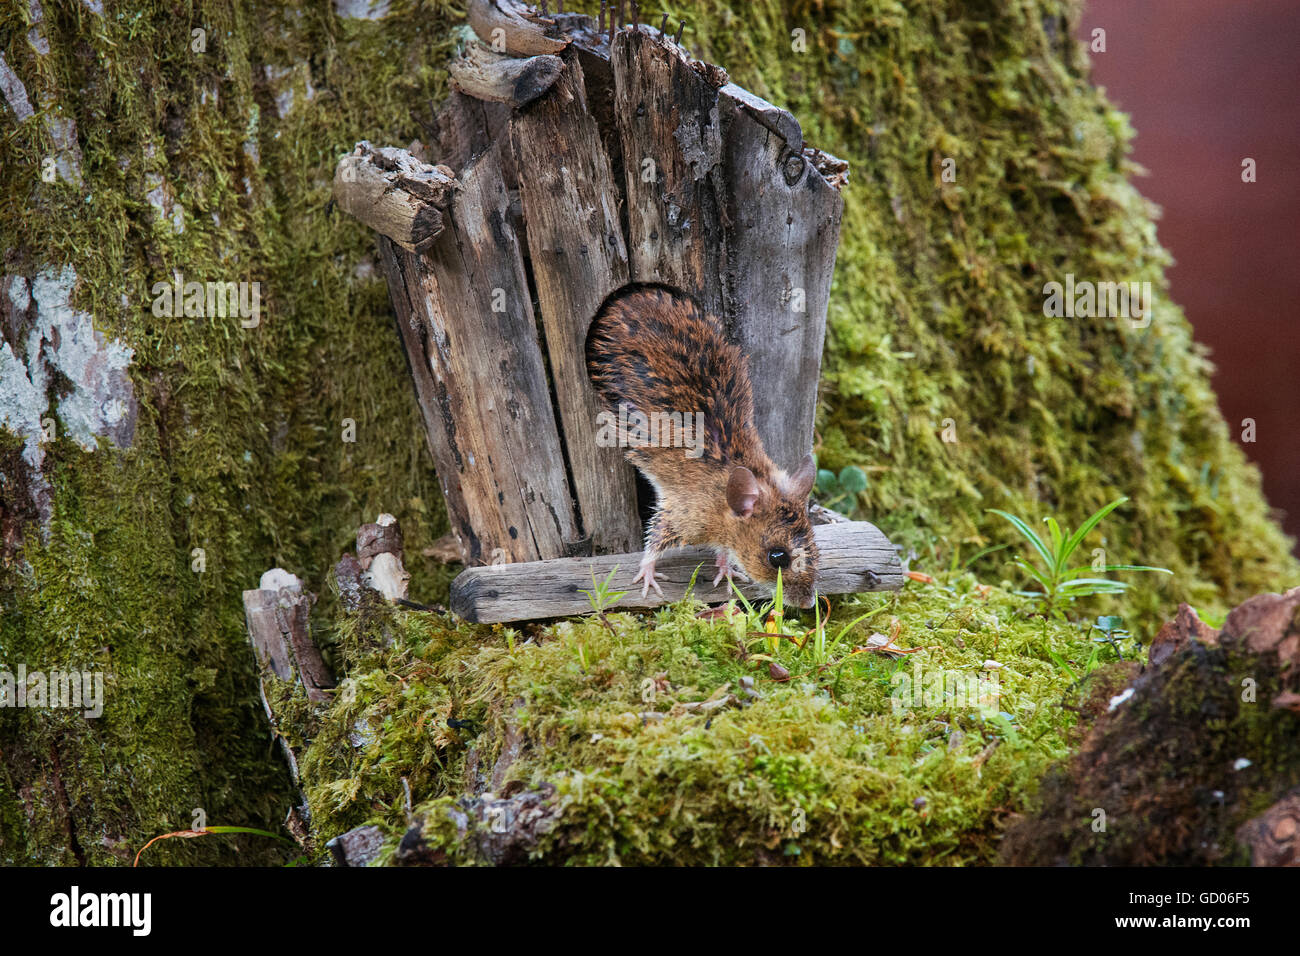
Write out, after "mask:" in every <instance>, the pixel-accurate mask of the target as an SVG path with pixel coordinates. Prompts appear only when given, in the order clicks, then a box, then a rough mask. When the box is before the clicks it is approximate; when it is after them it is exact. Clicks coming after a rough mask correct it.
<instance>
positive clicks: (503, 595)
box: [451, 521, 903, 623]
mask: <svg viewBox="0 0 1300 956" xmlns="http://www.w3.org/2000/svg"><path fill="white" fill-rule="evenodd" d="M814 533H815V534H816V536H817V548H818V550H819V551H820V559H819V563H818V576H817V590H818V592H819V593H821V594H856V593H859V592H863V591H886V590H897V589H898V588H900V587H902V586H903V568H902V565H901V564H900V563H899V560H898V554H897V552H896V551H895V549H894V546H893V545H892V544H890V542H889V539H888V538H886V537H885V536H884V534H882V533H881V531H880V530H879V529H878V528H876V526H875V525H872V524H869V523H868V522H865V521H851V522H846V523H842V524H827V525H819V526H818V527H816V528H815V529H814ZM713 559H714V552H713V550H712V549H709V548H684V549H682V550H680V551H673V552H669V553H668V554H666V555H665V556H664V557H663V558H661V559H660V561H659V563H658V565H657V567H656V569H655V575H656V577H657V578H658V580H659V584H660V586H661V587H662V588H663V589H664V595H665V597H663V598H661V597H659V595H657V594H656V593H655V592H654V591H650V593H649V594H648V595H647V596H646V597H642V596H641V586H640V585H639V584H637V585H633V583H632V579H633V578H634V577H636V574H637V567H638V565H639V564H640V562H641V555H640V554H637V553H629V554H611V555H604V556H601V557H594V558H560V559H558V560H554V561H533V562H529V563H526V564H502V565H494V566H492V567H486V568H470V569H468V570H466V571H463V572H461V574H460V575H459V576H458V577H457V578H456V579H455V580H454V581H452V583H451V609H452V611H453V612H455V613H456V614H458V615H459V616H460V617H462V618H464V619H466V620H468V621H479V622H483V623H495V622H498V621H526V620H536V619H540V618H549V617H565V616H568V615H571V614H590V613H591V604H590V602H589V601H588V599H587V596H586V595H585V594H583V593H581V592H582V591H584V590H588V591H589V590H591V588H592V575H593V574H594V575H595V579H596V581H597V582H601V581H604V580H605V578H606V576H607V575H609V573H610V572H611V571H614V577H613V580H612V581H611V582H610V590H612V591H626V592H627V594H625V595H624V596H623V597H622V598H621V599H620V600H619V601H618V602H617V603H616V604H615V605H614V609H616V610H627V609H631V608H648V607H657V606H659V605H661V604H664V603H668V602H671V601H679V600H681V599H682V598H683V597H685V595H686V590H687V587H688V585H689V584H690V581H691V578H692V576H694V577H695V588H694V592H693V593H694V595H695V597H696V598H698V599H699V600H701V601H704V602H706V603H714V602H722V601H726V600H728V599H730V598H732V597H734V594H733V593H732V592H731V589H730V588H729V587H728V586H727V582H726V580H725V579H723V581H722V582H721V583H720V584H719V585H718V586H717V587H716V588H715V587H712V586H711V582H712V580H713V575H714V573H715V569H714V564H713ZM616 568H617V570H616V571H615V569H616ZM737 585H738V586H739V587H740V590H741V593H743V594H744V595H745V596H746V597H747V598H750V599H755V598H758V599H762V598H764V597H765V593H764V592H763V591H762V590H761V589H760V588H758V587H756V586H755V585H752V584H745V585H741V584H740V582H739V580H737Z"/></svg>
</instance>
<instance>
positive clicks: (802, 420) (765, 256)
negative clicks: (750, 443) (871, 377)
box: [721, 86, 844, 469]
mask: <svg viewBox="0 0 1300 956" xmlns="http://www.w3.org/2000/svg"><path fill="white" fill-rule="evenodd" d="M742 94H743V95H742ZM721 101H722V104H723V125H724V129H725V135H724V147H723V165H722V168H723V170H724V178H725V181H726V184H727V195H726V200H727V210H726V211H727V215H726V217H725V218H726V226H725V233H726V243H725V249H726V256H727V270H726V271H727V287H728V291H729V299H730V304H731V306H732V311H731V314H730V315H729V319H730V327H731V334H732V337H733V338H734V339H735V341H736V342H737V343H738V344H739V345H740V347H741V348H742V349H743V350H744V352H745V354H746V355H747V356H748V357H749V370H750V377H751V378H752V380H753V381H754V382H755V383H756V384H757V383H779V388H780V393H779V394H780V400H769V401H760V402H757V403H755V415H754V424H755V426H756V427H757V428H758V433H759V436H760V437H761V438H762V439H763V447H764V448H765V449H766V451H767V453H768V455H769V456H770V457H771V458H772V460H773V461H775V462H776V463H777V464H778V465H780V466H781V467H783V468H786V469H793V468H794V467H796V466H797V465H798V464H799V462H800V460H801V459H802V458H803V456H804V455H805V454H807V453H808V452H809V451H810V450H811V449H812V444H813V425H814V420H815V418H816V415H817V384H818V381H819V379H820V375H821V360H822V345H823V342H824V341H825V337H826V310H827V308H828V306H829V304H830V291H831V278H832V276H833V274H834V271H835V251H836V248H837V246H838V245H839V236H840V218H841V216H842V214H843V211H844V201H843V199H842V198H841V197H840V194H839V190H837V189H835V188H833V187H832V186H830V185H829V184H828V183H827V182H826V180H825V179H824V178H823V177H822V175H821V174H820V173H819V172H818V171H817V169H816V168H815V167H814V166H813V164H812V163H811V162H809V160H808V159H807V158H806V157H805V155H804V152H803V135H802V133H801V132H800V130H799V124H798V122H797V121H796V120H795V118H794V117H793V116H791V115H790V114H789V113H787V112H785V111H784V110H780V109H777V108H776V107H775V106H772V104H770V103H767V102H766V101H764V100H761V99H759V98H758V97H756V96H754V95H752V94H749V93H746V92H745V91H743V90H739V89H738V88H737V87H735V86H727V87H724V88H723V90H722V95H721Z"/></svg>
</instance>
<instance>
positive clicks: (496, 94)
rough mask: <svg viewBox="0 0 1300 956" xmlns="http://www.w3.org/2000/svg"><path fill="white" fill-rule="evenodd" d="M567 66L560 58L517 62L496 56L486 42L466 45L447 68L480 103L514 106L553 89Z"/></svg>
mask: <svg viewBox="0 0 1300 956" xmlns="http://www.w3.org/2000/svg"><path fill="white" fill-rule="evenodd" d="M562 66H563V64H562V62H561V61H560V58H559V57H558V56H552V55H549V54H540V55H538V56H530V57H527V58H525V59H516V58H515V57H511V56H506V55H504V54H502V53H494V52H493V51H492V49H491V48H490V47H488V46H487V45H486V44H484V43H471V44H469V45H467V46H466V48H465V52H464V55H462V56H458V57H456V58H455V59H454V60H452V61H451V63H450V64H449V65H448V67H447V72H448V73H450V74H451V82H452V85H453V86H454V87H455V88H456V89H458V90H460V91H461V92H462V93H468V94H469V95H470V96H473V97H475V98H477V99H480V100H492V101H494V102H497V103H505V104H507V105H509V106H512V107H519V106H523V105H525V104H527V103H531V102H532V101H533V100H535V99H537V98H538V97H539V96H541V95H542V94H543V93H545V92H546V91H547V90H549V89H550V88H551V84H552V83H554V82H555V79H556V77H558V76H559V75H560V69H561V67H562Z"/></svg>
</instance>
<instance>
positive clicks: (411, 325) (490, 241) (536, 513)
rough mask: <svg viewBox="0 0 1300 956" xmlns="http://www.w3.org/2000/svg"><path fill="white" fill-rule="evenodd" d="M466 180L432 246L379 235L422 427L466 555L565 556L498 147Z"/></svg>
mask: <svg viewBox="0 0 1300 956" xmlns="http://www.w3.org/2000/svg"><path fill="white" fill-rule="evenodd" d="M459 178H460V180H461V183H462V188H461V190H459V191H458V192H457V194H456V197H455V199H454V200H453V202H452V205H451V208H450V213H451V215H450V217H449V222H448V226H447V228H446V229H445V230H444V231H443V234H442V235H441V236H439V237H438V240H437V241H436V242H435V243H434V244H433V246H432V247H431V248H430V249H429V251H428V253H426V254H425V255H424V256H415V255H412V254H410V253H408V252H406V251H405V250H403V249H400V248H398V247H397V246H395V245H393V244H392V243H391V242H388V241H386V240H381V241H380V248H381V252H382V254H383V258H384V265H385V269H386V270H387V274H388V278H389V282H388V285H389V292H390V294H391V295H392V297H393V306H394V310H395V311H396V314H397V324H398V330H399V332H400V333H401V336H402V341H403V343H404V344H405V346H406V352H407V359H408V363H409V366H410V370H411V374H412V377H413V379H414V380H415V387H416V395H417V397H418V399H419V404H420V410H421V414H422V415H423V416H424V422H425V433H426V436H427V437H428V440H429V446H430V451H431V452H432V454H433V460H434V464H435V466H436V468H437V472H438V479H439V481H440V483H441V485H442V491H443V495H444V497H445V498H446V499H447V511H448V517H449V518H450V519H451V521H452V523H453V525H454V526H455V527H456V529H457V532H458V533H459V535H460V539H461V543H462V546H463V547H464V548H465V555H464V557H465V562H466V563H467V564H483V563H487V562H489V561H494V560H496V561H502V560H504V561H533V560H538V559H541V558H553V557H559V556H561V555H563V554H566V553H572V551H571V550H567V548H569V547H571V545H572V543H573V542H574V541H576V539H577V525H576V521H575V517H574V513H573V504H572V499H571V497H570V493H569V487H568V482H567V480H566V476H565V470H564V464H563V454H562V452H561V448H560V438H559V432H558V429H557V428H556V423H555V415H554V412H553V411H552V408H551V399H550V392H549V389H548V387H547V382H546V370H545V367H544V365H543V362H542V353H541V348H540V346H539V344H538V341H537V326H536V321H535V319H534V316H533V308H532V297H531V295H530V293H529V290H528V282H527V279H526V277H525V274H524V264H523V256H522V252H521V250H520V246H519V240H518V238H517V237H516V235H515V230H514V227H513V226H512V225H511V221H510V214H509V196H508V194H507V190H506V187H505V184H504V182H503V181H502V176H501V160H500V156H499V148H497V147H494V148H492V149H489V150H488V151H486V152H485V153H483V154H482V155H481V156H479V157H478V158H477V159H476V160H474V161H473V163H472V164H471V165H470V166H469V167H468V168H466V169H465V170H463V171H462V172H461V174H460V177H459Z"/></svg>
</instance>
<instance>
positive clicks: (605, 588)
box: [578, 564, 627, 615]
mask: <svg viewBox="0 0 1300 956" xmlns="http://www.w3.org/2000/svg"><path fill="white" fill-rule="evenodd" d="M617 573H618V565H617V564H616V565H614V567H613V568H612V569H611V570H610V572H609V574H607V575H605V580H603V581H597V580H596V569H595V568H594V567H593V568H592V569H591V590H590V591H586V590H580V591H579V592H578V593H579V594H585V595H587V601H588V602H590V604H591V609H592V610H593V611H595V612H596V613H597V614H601V615H603V614H604V613H605V611H606V610H608V609H609V608H611V607H613V606H614V605H615V604H617V603H618V602H619V600H620V599H621V598H622V597H623V595H625V594H627V592H626V591H611V590H610V589H609V586H610V584H611V583H612V582H613V580H614V575H615V574H617Z"/></svg>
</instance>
